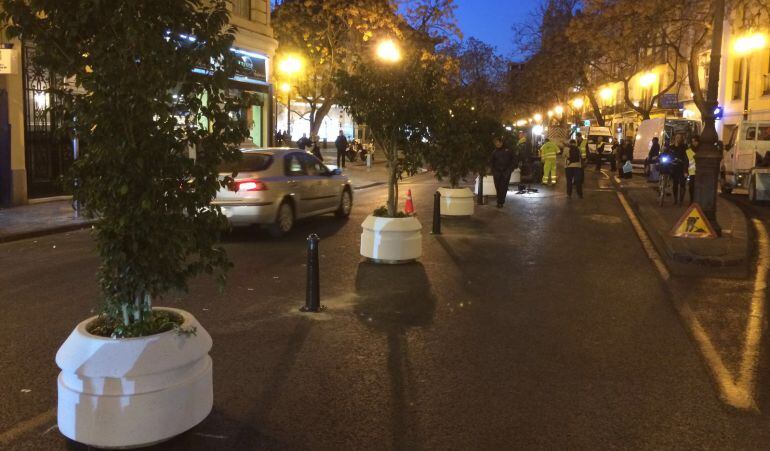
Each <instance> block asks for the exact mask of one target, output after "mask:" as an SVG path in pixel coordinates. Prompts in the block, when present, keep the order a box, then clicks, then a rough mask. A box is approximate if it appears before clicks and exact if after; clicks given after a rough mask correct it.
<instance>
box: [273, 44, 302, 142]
mask: <svg viewBox="0 0 770 451" xmlns="http://www.w3.org/2000/svg"><path fill="white" fill-rule="evenodd" d="M303 66H304V64H303V62H302V58H300V57H298V56H296V55H286V56H284V57H283V59H281V60H280V62H279V63H278V72H280V73H281V74H283V75H284V76H286V78H287V79H289V80H291V79H293V78H294V77H296V76H297V74H299V72H300V71H301V70H302V67H303ZM279 88H280V90H281V91H282V92H283V93H285V94H286V134H287V135H289V141H291V84H290V83H289V82H283V83H281V85H280V86H279Z"/></svg>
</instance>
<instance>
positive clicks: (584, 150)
mask: <svg viewBox="0 0 770 451" xmlns="http://www.w3.org/2000/svg"><path fill="white" fill-rule="evenodd" d="M580 156H582V157H583V158H584V159H585V158H588V140H587V139H584V140H583V141H581V142H580Z"/></svg>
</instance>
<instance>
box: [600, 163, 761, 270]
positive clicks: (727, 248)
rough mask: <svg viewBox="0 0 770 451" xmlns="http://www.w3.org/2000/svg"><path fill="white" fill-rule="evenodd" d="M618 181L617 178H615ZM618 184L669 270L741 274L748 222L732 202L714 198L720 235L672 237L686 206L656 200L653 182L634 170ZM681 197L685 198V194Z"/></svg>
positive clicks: (747, 248) (746, 256)
mask: <svg viewBox="0 0 770 451" xmlns="http://www.w3.org/2000/svg"><path fill="white" fill-rule="evenodd" d="M615 182H616V183H618V179H617V178H615ZM619 187H620V190H621V192H623V194H625V196H626V198H627V199H628V202H629V204H631V207H632V208H633V209H634V210H635V212H636V214H637V215H638V216H639V220H640V221H641V223H642V225H643V226H644V228H645V230H646V231H647V233H648V234H649V235H650V238H651V239H652V241H653V243H654V244H655V247H657V248H658V251H659V252H660V253H661V254H662V255H663V256H664V257H665V258H666V259H667V260H668V262H667V263H668V266H669V267H670V268H669V269H670V270H671V271H672V272H673V273H675V274H677V273H679V274H682V273H686V274H688V275H692V274H693V272H698V271H702V270H703V269H704V267H705V268H709V267H710V268H720V272H721V273H722V274H723V275H731V274H733V275H736V276H740V275H742V274H743V273H744V272H745V271H746V269H747V262H748V261H749V252H750V248H749V244H750V243H749V236H750V235H749V229H748V227H749V224H748V221H747V219H746V215H744V214H743V212H742V211H741V210H740V209H739V208H738V207H737V206H736V205H735V204H733V203H732V202H730V201H728V200H725V199H724V198H722V197H720V196H718V197H717V221H718V222H719V225H720V226H721V227H722V236H721V237H720V238H717V239H693V238H676V237H673V236H671V230H672V229H673V227H674V225H675V224H676V222H677V221H678V220H679V218H681V216H682V215H683V214H684V212H685V210H686V209H687V207H688V206H687V205H683V206H674V205H671V203H667V204H666V205H664V206H662V207H661V206H659V205H658V203H657V190H656V187H657V185H656V184H654V183H648V182H647V179H646V178H645V177H644V176H643V175H642V174H638V173H635V174H634V177H633V178H632V179H624V180H620V183H619ZM685 199H689V198H688V197H687V196H685Z"/></svg>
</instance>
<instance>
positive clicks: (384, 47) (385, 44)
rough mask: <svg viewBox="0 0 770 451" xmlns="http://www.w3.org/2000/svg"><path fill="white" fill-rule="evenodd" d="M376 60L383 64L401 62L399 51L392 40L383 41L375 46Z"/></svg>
mask: <svg viewBox="0 0 770 451" xmlns="http://www.w3.org/2000/svg"><path fill="white" fill-rule="evenodd" d="M377 58H378V59H379V60H380V61H382V62H384V63H391V64H394V63H397V62H399V61H401V49H400V48H399V47H398V44H396V43H395V42H394V41H393V40H392V39H385V40H382V41H380V43H379V44H377Z"/></svg>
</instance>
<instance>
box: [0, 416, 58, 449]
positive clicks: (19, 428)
mask: <svg viewBox="0 0 770 451" xmlns="http://www.w3.org/2000/svg"><path fill="white" fill-rule="evenodd" d="M55 419H56V409H51V410H49V411H47V412H43V413H41V414H39V415H37V416H34V417H32V418H30V419H28V420H24V421H22V422H20V423H16V425H14V426H13V427H12V428H10V429H8V430H6V431H3V432H0V448H3V447H5V446H8V445H10V444H11V443H12V442H14V441H15V440H16V439H18V438H19V437H21V436H22V435H24V434H28V433H30V432H31V431H33V430H35V429H38V428H40V427H41V426H43V425H44V424H46V423H48V422H49V421H52V420H55Z"/></svg>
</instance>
